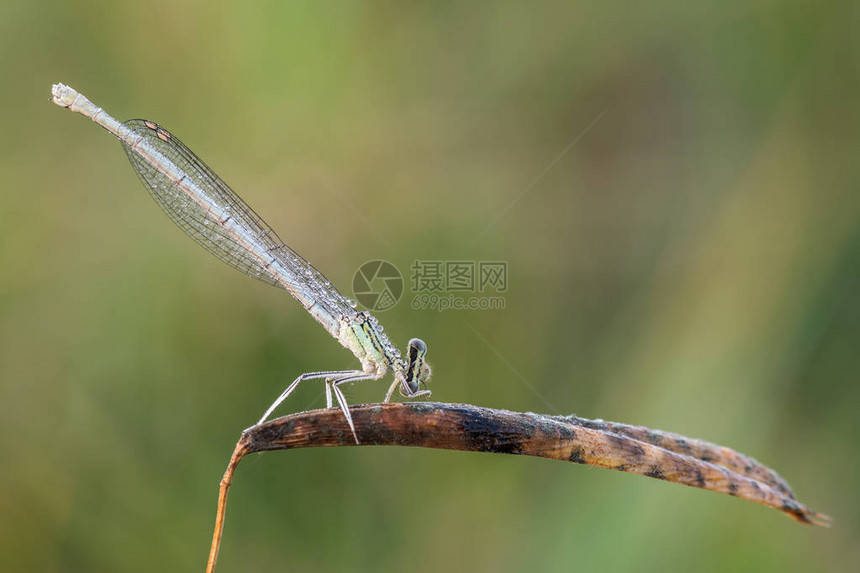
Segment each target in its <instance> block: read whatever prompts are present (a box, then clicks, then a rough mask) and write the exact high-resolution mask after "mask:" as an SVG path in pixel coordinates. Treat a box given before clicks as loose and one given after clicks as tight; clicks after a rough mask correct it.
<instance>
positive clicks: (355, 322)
mask: <svg viewBox="0 0 860 573" xmlns="http://www.w3.org/2000/svg"><path fill="white" fill-rule="evenodd" d="M53 101H54V103H56V104H57V105H59V106H61V107H65V108H68V109H70V110H71V111H74V112H77V113H79V114H81V115H84V116H86V117H88V118H90V119H92V120H93V121H94V122H96V123H97V124H99V125H100V126H102V127H103V128H105V129H106V130H107V131H109V132H110V133H112V134H113V135H115V136H116V137H117V138H119V140H120V143H122V146H123V149H125V152H126V154H127V155H128V159H129V161H131V165H132V167H134V170H135V171H136V172H137V174H138V176H140V179H141V181H143V184H144V186H145V187H146V189H147V191H149V193H150V194H151V195H152V198H153V199H155V202H156V203H158V205H159V207H161V208H162V209H163V210H164V212H165V213H167V216H168V217H170V219H171V220H173V222H174V223H176V224H177V225H178V226H179V227H180V228H181V229H182V230H183V231H185V232H186V233H188V235H189V236H190V237H191V238H192V239H194V240H195V241H197V242H198V243H200V244H201V245H202V246H203V247H204V248H206V249H207V250H208V251H209V252H211V253H212V254H214V255H215V256H216V257H218V258H219V259H221V260H222V261H224V262H226V263H228V264H229V265H232V266H233V267H235V268H237V269H239V270H240V271H242V272H243V273H245V274H246V275H248V276H250V277H253V278H255V279H258V280H261V281H263V282H265V283H268V284H270V285H273V286H277V287H280V288H283V289H285V290H286V291H288V292H289V293H290V294H291V295H293V297H295V299H296V300H298V301H299V302H300V303H301V304H302V306H304V307H305V310H307V311H308V312H309V313H310V314H311V315H312V316H313V317H314V318H315V319H316V320H317V322H319V323H320V324H322V325H323V327H324V328H325V329H326V330H327V331H328V332H329V334H331V335H332V336H334V337H335V338H336V339H337V340H338V342H340V343H341V344H342V345H343V346H345V347H346V348H349V349H350V350H351V351H352V353H353V354H355V356H356V358H358V360H359V361H360V362H361V370H325V371H320V372H308V373H305V374H302V375H301V376H299V377H298V378H296V379H295V380H294V381H293V382H292V383H291V384H290V385H289V386H288V387H287V389H286V390H284V391H283V392H282V393H281V395H280V396H278V399H277V400H275V402H274V403H273V404H272V405H271V406H270V407H269V409H268V410H266V413H265V414H263V417H262V418H260V420H259V422H257V423H258V424H261V423H263V422H264V421H265V420H266V419H267V418H268V417H269V415H270V414H271V413H272V411H273V410H274V409H275V408H277V407H278V405H279V404H280V403H281V402H283V401H284V400H285V399H286V398H287V396H289V395H290V393H291V392H292V391H293V390H295V388H296V386H298V385H299V383H300V382H302V381H304V380H313V379H324V380H325V389H326V405H327V407H329V408H331V407H332V393H334V395H335V397H336V398H337V403H338V405H339V406H340V409H341V411H342V412H343V415H344V416H346V420H347V422H348V423H349V427H350V429H351V430H352V433H353V436H354V437H355V441H356V443H357V442H358V437H357V436H356V435H355V427H354V426H353V423H352V417H351V416H350V413H349V407H348V405H347V403H346V399H345V398H344V395H343V391H342V390H341V389H340V386H341V385H342V384H345V383H347V382H358V381H360V380H377V379H379V378H382V377H383V376H385V374H386V373H387V372H388V371H391V372H392V374H393V375H394V382H393V383H392V384H391V386H390V387H389V388H388V392H387V393H386V394H385V401H386V402H388V401H389V400H390V399H391V394H392V392H393V391H394V389H395V388H396V387H397V386H399V387H400V393H401V395H403V396H405V397H408V398H415V397H418V396H429V395H430V391H429V390H427V389H422V386H425V385H426V382H427V381H428V380H429V378H430V367H429V366H428V365H427V362H426V361H425V359H424V357H425V355H426V353H427V346H426V345H425V344H424V342H423V341H421V340H419V339H417V338H413V339H412V340H410V341H409V344H408V346H407V352H406V354H407V355H406V358H403V357H401V354H400V351H398V350H397V349H395V348H394V345H393V344H392V343H391V341H389V340H388V337H387V336H386V335H385V334H384V333H383V331H382V326H381V325H380V324H379V322H378V321H377V319H376V318H375V317H373V316H371V315H370V313H368V312H359V311H357V310H356V309H355V307H356V303H355V302H354V301H352V300H350V299H348V298H346V297H345V296H343V295H342V294H340V293H339V292H338V291H337V290H336V289H335V288H334V287H333V286H332V285H331V283H330V282H329V281H328V280H326V278H325V277H324V276H323V275H322V273H320V272H319V271H318V270H316V269H315V268H314V267H313V266H312V265H311V264H310V263H309V262H308V261H306V260H305V259H303V258H302V257H301V256H300V255H299V254H298V253H296V252H295V251H294V250H293V249H291V248H290V247H288V246H287V245H286V244H284V243H283V241H281V240H280V239H279V238H278V236H277V235H276V234H275V232H274V231H273V230H272V228H271V227H269V225H267V224H266V223H265V221H263V220H262V219H261V218H260V217H259V216H258V215H257V214H256V213H254V211H253V210H252V209H251V208H250V207H249V206H248V205H247V204H246V203H245V202H244V201H243V200H242V199H240V198H239V196H238V195H236V193H235V192H234V191H233V190H232V189H231V188H230V187H229V186H228V185H227V183H225V182H224V180H223V179H221V178H220V177H218V175H216V174H215V172H214V171H212V169H210V168H209V167H208V166H207V165H206V164H205V163H204V162H203V161H202V160H201V159H200V158H199V157H197V155H195V154H194V152H192V151H191V150H190V149H188V147H186V146H185V145H184V144H183V143H182V142H181V141H179V139H178V138H177V137H176V136H174V135H173V134H171V133H170V132H169V131H167V130H166V129H164V128H163V127H161V126H160V125H158V124H156V123H155V122H152V121H149V120H142V119H133V120H130V121H126V122H124V123H120V122H119V121H117V120H116V119H114V118H112V117H111V116H110V115H108V114H107V113H105V111H104V110H103V109H102V108H100V107H98V106H96V105H94V104H93V103H92V102H90V101H89V100H88V99H87V98H85V97H84V96H83V95H81V94H79V93H78V92H76V91H75V90H74V89H72V88H70V87H68V86H65V85H63V84H56V85H54V86H53ZM425 388H426V386H425Z"/></svg>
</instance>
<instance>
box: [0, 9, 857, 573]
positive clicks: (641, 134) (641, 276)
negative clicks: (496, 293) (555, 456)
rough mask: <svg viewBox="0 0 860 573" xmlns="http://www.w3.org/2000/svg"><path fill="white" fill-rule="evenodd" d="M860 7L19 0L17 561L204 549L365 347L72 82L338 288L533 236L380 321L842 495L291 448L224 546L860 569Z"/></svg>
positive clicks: (3, 411) (143, 560)
mask: <svg viewBox="0 0 860 573" xmlns="http://www.w3.org/2000/svg"><path fill="white" fill-rule="evenodd" d="M858 17H860V14H858V8H857V4H856V3H852V2H848V1H845V2H842V3H841V4H840V3H821V2H812V1H810V2H803V1H796V2H775V1H768V0H765V1H763V2H753V3H750V2H706V3H699V4H698V5H697V6H696V7H691V6H688V5H687V3H684V2H659V1H658V2H648V3H647V4H641V5H640V4H636V3H623V2H617V3H614V2H609V3H606V2H583V3H558V4H533V3H529V4H526V3H522V4H513V3H508V4H476V3H470V4H452V3H432V4H426V5H413V4H409V5H404V4H399V3H365V4H348V3H340V2H323V3H315V2H308V3H282V2H269V3H242V2H234V3H205V2H199V3H188V4H184V3H177V2H145V3H143V2H141V3H130V2H129V3H124V4H116V5H103V4H102V3H98V2H93V3H87V2H55V3H46V2H11V3H10V2H9V1H8V0H4V1H3V2H2V3H0V85H2V88H0V104H2V105H0V119H1V120H2V123H0V125H2V127H3V130H4V132H5V135H4V136H3V137H2V138H0V276H2V281H0V391H2V395H0V456H2V458H0V459H2V471H0V569H2V570H3V571H88V572H101V571H105V572H107V571H112V572H113V571H129V572H148V571H168V570H169V571H200V570H202V569H203V566H204V562H205V558H206V554H207V551H208V546H209V540H210V535H211V527H212V524H213V518H214V511H215V501H216V494H217V487H218V481H219V479H220V477H221V474H222V472H223V470H224V467H225V465H226V462H227V459H228V457H229V454H230V452H231V450H232V448H233V445H234V443H235V440H236V438H237V437H238V435H239V433H240V431H241V430H242V428H244V427H246V426H248V425H250V424H251V423H252V422H253V421H255V420H256V419H257V417H258V416H259V415H260V414H261V413H262V411H263V410H264V409H265V408H266V406H268V405H269V403H270V402H271V400H272V399H273V398H274V397H275V396H276V395H277V394H278V393H279V392H280V391H281V390H282V389H283V387H284V386H285V385H286V384H287V383H288V382H290V381H291V380H292V379H293V378H294V377H295V376H296V375H297V374H298V373H301V372H306V371H311V370H316V369H321V368H323V369H328V368H349V367H353V366H354V365H355V361H354V359H353V357H352V356H351V355H350V353H349V352H348V351H346V350H345V349H343V348H341V347H340V346H339V345H338V344H337V343H336V342H335V341H333V340H332V339H331V338H329V337H328V335H327V334H326V333H325V332H324V331H323V330H322V329H321V328H319V326H318V325H317V324H315V323H314V321H313V320H311V319H310V318H309V317H308V316H307V315H306V313H305V312H304V311H303V310H302V309H301V307H300V306H299V305H298V304H296V303H295V302H294V301H293V300H292V299H291V298H290V297H289V296H288V295H287V294H286V293H284V292H283V291H280V290H278V289H274V288H271V287H267V286H266V285H264V284H262V283H258V282H255V281H252V280H250V279H248V278H246V277H244V276H242V275H241V274H239V273H237V272H235V271H234V270H232V269H230V268H229V267H227V266H225V265H223V264H222V263H220V262H219V261H217V260H216V259H215V258H213V257H211V256H210V255H208V254H207V253H205V252H204V251H203V250H202V249H200V248H199V247H198V246H196V245H195V244H194V243H193V242H192V241H190V240H189V239H188V238H186V237H185V236H184V235H183V234H182V233H181V232H180V231H179V230H177V229H176V228H175V227H174V226H173V225H172V224H171V223H170V222H169V220H168V219H167V218H166V217H165V216H163V215H162V214H161V213H160V211H159V209H157V208H156V206H155V205H154V204H153V202H152V201H151V199H150V198H149V197H148V196H147V194H146V193H145V192H144V190H143V188H142V186H141V185H140V183H139V182H138V180H137V178H136V176H135V174H134V172H133V171H132V169H131V168H130V167H129V165H128V162H127V160H126V158H125V156H124V154H123V153H122V150H121V149H120V146H119V145H118V144H117V142H116V141H113V140H112V139H111V138H110V137H109V136H108V135H107V134H106V133H104V132H103V131H102V130H100V129H98V128H97V127H96V126H95V125H93V124H91V123H90V122H88V121H86V120H84V119H83V118H82V117H80V116H75V115H73V114H71V113H68V112H66V111H63V110H61V109H59V108H57V107H56V106H54V105H52V104H51V103H50V101H49V96H50V86H51V84H52V83H55V82H58V81H62V82H64V83H68V84H69V85H71V86H73V87H75V88H77V89H78V90H79V91H81V92H82V93H84V94H85V95H87V96H88V97H89V98H90V99H92V100H93V101H94V102H96V103H97V104H99V105H102V106H104V107H105V108H106V109H107V110H108V111H109V112H110V113H112V114H113V115H115V116H116V117H117V118H119V119H128V118H132V117H144V118H149V119H153V120H155V121H158V122H159V123H162V124H163V125H165V126H166V127H167V128H168V129H170V130H172V131H173V132H174V133H176V134H178V135H179V136H180V137H181V138H183V139H184V140H185V141H186V143H188V144H189V146H190V147H191V148H192V149H194V150H195V151H196V152H197V153H198V154H200V155H201V156H202V157H203V158H204V159H205V160H206V161H207V162H208V163H209V164H210V165H211V166H213V167H214V168H215V169H216V170H217V171H218V173H219V174H220V175H221V176H222V177H224V178H225V179H226V180H227V181H229V182H230V183H231V184H232V185H233V187H234V188H236V189H237V190H238V191H239V192H240V193H241V194H242V195H243V196H244V198H245V199H247V200H248V202H249V203H251V204H252V205H253V206H254V207H255V208H256V209H257V210H258V211H259V212H260V213H262V214H263V215H264V216H265V217H266V219H267V220H268V221H269V222H270V223H271V224H272V226H273V227H274V228H275V229H277V230H278V231H279V233H280V235H281V237H282V238H283V239H284V240H285V241H287V242H288V243H289V244H290V245H292V246H294V247H295V248H296V250H298V251H299V252H300V253H302V254H303V255H305V256H306V257H307V258H309V259H310V260H311V261H313V263H314V264H315V265H316V266H317V267H318V268H320V269H321V270H322V271H323V272H324V273H325V274H326V275H327V276H328V277H329V278H330V279H331V280H332V281H333V282H334V283H335V284H336V285H339V286H340V287H341V289H342V290H347V292H348V289H349V285H350V284H351V280H352V276H353V273H354V272H355V270H356V268H357V267H358V266H359V265H360V264H361V263H363V262H365V261H367V260H370V259H378V258H382V259H387V260H390V261H392V262H393V263H395V264H396V265H397V266H399V267H400V268H401V270H403V272H404V274H406V275H407V277H408V273H409V271H408V269H409V267H410V265H411V264H412V261H413V260H415V259H423V260H428V259H434V260H504V261H507V262H508V263H509V280H510V288H509V291H508V292H507V293H506V295H505V300H506V308H505V309H504V310H496V311H449V312H444V313H439V312H433V311H430V310H413V309H412V308H411V307H410V305H409V304H408V303H407V302H401V303H400V304H399V305H397V306H396V307H395V308H394V309H392V310H389V311H387V312H385V313H384V314H381V315H380V318H381V319H382V322H383V323H384V324H385V326H386V329H387V330H386V331H387V332H388V333H389V334H390V335H391V336H392V337H393V339H394V340H395V341H397V343H398V344H399V345H401V346H402V345H404V344H405V342H406V340H408V339H409V338H410V337H412V336H420V337H422V338H423V339H424V340H426V341H427V343H428V345H429V348H430V352H429V359H430V361H431V363H432V365H433V367H434V372H435V376H434V379H433V381H432V384H431V388H432V389H433V391H434V395H433V396H434V399H439V400H442V401H449V402H469V403H474V404H479V405H484V406H492V407H501V408H509V409H513V410H520V411H528V410H531V411H539V412H547V413H572V412H575V413H577V414H579V415H583V416H587V417H594V418H596V417H600V418H605V419H610V420H617V421H623V422H628V423H634V424H642V425H647V426H650V427H654V428H662V429H666V430H671V431H676V432H681V433H684V434H687V435H690V436H694V437H701V438H705V439H709V440H712V441H716V442H718V443H721V444H725V445H727V446H730V447H733V448H736V449H738V450H740V451H742V452H745V453H748V454H750V455H753V456H755V457H757V458H759V459H760V460H761V461H763V462H765V463H767V464H769V465H771V466H772V467H774V468H776V469H777V470H778V471H779V472H781V473H782V474H783V475H784V476H785V477H786V478H787V479H788V480H789V481H790V483H791V484H792V485H793V486H794V488H795V490H796V492H797V493H798V496H799V498H800V499H801V501H803V502H805V503H808V504H809V505H810V506H811V507H813V508H815V509H817V510H820V511H824V512H827V513H830V514H832V515H833V517H834V518H835V526H834V527H833V528H832V529H830V530H824V529H815V528H811V527H805V526H802V525H799V524H797V523H795V522H793V521H791V520H789V519H787V518H786V517H784V516H782V515H781V514H779V513H778V512H775V511H772V510H769V509H767V508H764V507H762V506H758V505H755V504H752V503H749V502H744V501H741V500H737V499H732V498H729V497H726V496H720V495H716V494H713V493H710V492H705V491H700V490H695V489H691V488H684V487H680V486H676V485H672V484H667V483H662V482H658V481H655V480H649V479H644V478H641V477H638V476H633V475H629V474H621V473H617V472H610V471H604V470H598V469H594V468H588V467H583V466H576V465H572V464H560V463H554V462H548V461H543V460H536V459H531V458H518V457H505V456H490V455H475V454H463V453H459V452H457V453H452V452H439V451H429V450H428V451H424V450H418V449H383V448H379V449H375V448H345V449H339V450H331V449H328V450H322V449H320V450H306V451H294V452H288V453H274V454H267V455H260V456H255V457H252V458H249V459H247V460H246V461H245V462H244V463H243V464H242V465H241V466H240V467H239V471H238V473H237V476H236V481H235V485H234V488H233V490H232V493H231V500H230V502H231V503H230V508H229V511H228V520H227V526H226V531H225V538H224V545H223V548H222V553H221V559H220V563H219V571H224V572H228V571H260V570H279V571H350V572H355V571H412V572H416V573H418V572H424V571H428V572H429V571H440V570H442V571H515V572H518V571H527V570H535V571H571V570H578V571H593V570H600V571H604V570H605V571H616V570H637V571H663V570H667V569H668V570H675V569H677V570H681V569H688V570H690V569H692V570H696V571H725V570H732V571H817V570H829V571H838V570H842V571H852V570H853V571H856V570H857V569H858V567H860V543H858V537H860V535H858V532H860V493H858V488H857V482H856V480H857V474H858V465H860V463H858V456H857V449H858V448H857V438H858V434H860V432H858V429H860V428H858V426H860V423H858V413H857V409H858V406H860V390H858V385H857V384H856V382H857V380H858V370H860V368H858V366H860V360H858V344H860V332H858V321H860V297H858V287H860V198H858V184H860V168H858V164H860V162H858V159H857V158H858V155H859V154H860V130H858V127H860V114H858V111H857V107H858V103H860V79H858V72H860V42H858V37H860V34H858V22H860V20H858ZM601 114H602V115H601ZM598 118H599V119H598ZM595 120H597V121H596V123H594V122H595ZM592 124H593V126H592V127H591V128H590V129H587V128H588V127H589V126H590V125H592ZM270 126H271V127H270ZM586 130H587V133H585V134H584V135H583V132H584V131H586ZM580 136H581V137H580ZM578 137H579V138H580V139H579V140H578V141H577V142H576V143H575V145H573V146H572V147H571V148H570V149H569V150H568V151H567V153H564V154H562V152H563V151H564V150H565V149H566V148H567V147H568V146H570V144H571V143H572V142H574V141H575V140H576V139H577V138H578ZM282 138H283V139H282ZM285 140H286V142H288V143H289V145H288V144H287V143H285ZM290 146H293V147H294V148H295V149H296V150H298V152H299V153H301V155H302V156H304V158H306V159H307V161H308V163H310V165H312V166H313V168H314V169H316V170H317V171H318V172H319V173H320V174H321V175H322V176H324V177H325V179H326V180H327V181H328V182H329V183H330V184H331V185H332V186H333V187H334V188H335V189H337V191H338V192H339V193H340V194H342V195H343V196H344V197H345V198H346V199H348V201H349V202H350V203H352V204H353V205H354V206H355V208H356V210H357V211H358V212H360V213H361V214H362V215H363V216H364V217H366V218H367V220H368V221H369V222H370V223H371V224H372V225H373V226H374V227H376V228H377V229H379V230H380V232H381V234H382V235H383V236H384V237H385V241H383V240H380V238H378V237H377V236H376V235H374V234H373V233H372V232H371V231H369V229H368V227H367V226H366V225H365V224H364V223H363V222H362V220H361V219H360V218H359V217H357V216H356V215H355V214H354V213H353V212H352V211H350V210H349V209H348V208H347V207H346V206H345V205H344V203H343V202H342V201H341V199H340V198H338V196H337V195H336V194H335V193H334V192H332V191H331V189H329V187H328V186H327V185H326V184H325V183H324V182H323V181H322V180H321V179H320V177H318V176H317V174H316V173H314V171H313V170H312V169H310V168H309V167H308V166H307V165H306V164H305V163H304V162H303V161H302V159H301V158H300V157H299V156H298V155H297V154H296V153H295V152H294V151H293V150H292V149H291V148H290ZM559 155H561V157H560V159H559ZM556 160H557V161H556ZM518 198H519V200H517V199H518ZM494 221H497V222H495V223H494ZM491 223H494V224H492V226H490V228H489V230H487V232H486V233H485V234H483V235H482V236H481V237H480V239H479V240H478V241H477V242H475V241H474V240H475V238H476V237H477V236H478V235H479V233H481V232H482V231H483V230H484V229H485V228H487V227H488V225H491ZM482 338H483V340H482ZM484 340H485V341H486V342H485V341H484ZM487 343H489V345H491V346H492V348H491V347H490V346H488V344H487ZM493 348H494V349H496V350H497V351H498V354H499V355H501V357H502V359H500V358H499V356H498V355H497V354H496V353H495V352H494V351H493ZM506 362H507V363H508V364H510V366H512V368H510V367H509V366H508V365H507V364H506ZM524 381H525V382H524ZM387 384H388V382H387V381H386V382H375V383H365V384H363V385H360V386H357V387H355V388H352V389H349V391H348V395H349V397H350V400H351V401H352V402H353V403H358V402H364V401H377V400H379V399H380V398H381V396H382V395H383V393H384V391H385V388H386V387H387ZM529 385H531V386H533V387H534V388H535V391H533V390H532V389H530V388H529ZM320 392H321V388H320V386H319V385H318V384H317V385H315V384H314V383H308V384H307V387H305V388H303V389H301V390H300V391H299V392H297V393H296V394H295V395H294V397H292V398H291V399H290V401H289V402H288V403H287V405H286V407H284V408H282V409H281V412H287V411H290V410H300V409H306V408H310V407H319V406H321V405H323V404H324V402H323V400H322V399H321V398H320Z"/></svg>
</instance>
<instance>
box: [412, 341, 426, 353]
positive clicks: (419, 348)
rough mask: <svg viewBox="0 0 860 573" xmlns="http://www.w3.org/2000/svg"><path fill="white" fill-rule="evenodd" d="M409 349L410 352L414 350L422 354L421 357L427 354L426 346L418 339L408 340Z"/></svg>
mask: <svg viewBox="0 0 860 573" xmlns="http://www.w3.org/2000/svg"><path fill="white" fill-rule="evenodd" d="M409 348H410V350H411V349H412V348H414V349H416V350H417V351H418V352H419V354H422V355H423V354H426V353H427V345H426V344H424V341H423V340H421V339H420V338H413V339H412V340H410V341H409Z"/></svg>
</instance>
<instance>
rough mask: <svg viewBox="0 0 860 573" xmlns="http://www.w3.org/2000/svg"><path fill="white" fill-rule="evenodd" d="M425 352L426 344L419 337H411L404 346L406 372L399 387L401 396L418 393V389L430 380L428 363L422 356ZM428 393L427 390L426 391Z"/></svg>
mask: <svg viewBox="0 0 860 573" xmlns="http://www.w3.org/2000/svg"><path fill="white" fill-rule="evenodd" d="M426 354H427V345H426V344H424V341H423V340H421V339H420V338H413V339H412V340H410V341H409V344H408V346H407V348H406V358H407V360H408V364H407V365H406V372H405V373H404V380H403V384H402V385H401V387H400V394H401V395H402V396H406V397H410V396H415V395H416V394H417V393H418V389H419V388H420V387H421V386H422V385H424V384H426V383H427V382H428V381H429V380H430V365H429V364H427V362H426V360H425V359H424V357H425V356H426ZM428 393H429V392H428Z"/></svg>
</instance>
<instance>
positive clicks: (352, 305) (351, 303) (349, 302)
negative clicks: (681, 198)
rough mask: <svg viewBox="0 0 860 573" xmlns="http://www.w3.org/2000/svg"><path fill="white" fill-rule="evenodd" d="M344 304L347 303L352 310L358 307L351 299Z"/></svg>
mask: <svg viewBox="0 0 860 573" xmlns="http://www.w3.org/2000/svg"><path fill="white" fill-rule="evenodd" d="M346 302H347V303H348V304H349V306H351V307H352V308H356V307H357V306H358V303H357V302H356V301H354V300H352V299H351V298H348V299H346Z"/></svg>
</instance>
